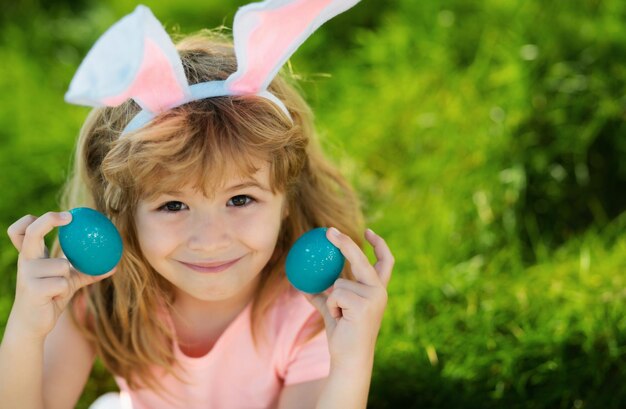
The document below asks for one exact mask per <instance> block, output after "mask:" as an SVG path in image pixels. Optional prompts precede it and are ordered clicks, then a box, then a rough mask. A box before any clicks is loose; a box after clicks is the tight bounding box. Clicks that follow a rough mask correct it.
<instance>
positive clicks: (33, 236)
mask: <svg viewBox="0 0 626 409" xmlns="http://www.w3.org/2000/svg"><path fill="white" fill-rule="evenodd" d="M63 214H65V215H66V217H67V218H64V217H62V214H61V213H56V212H48V213H46V214H44V215H43V216H41V217H39V218H37V219H36V220H35V221H34V222H32V223H31V224H29V225H28V226H27V227H26V229H25V230H24V231H23V236H24V240H23V241H22V249H21V251H20V256H21V257H25V258H27V259H35V258H44V257H46V256H47V255H46V244H45V242H44V237H45V236H46V234H48V233H50V231H52V229H54V228H55V227H58V226H64V225H66V224H68V223H70V222H71V221H72V215H71V214H70V213H69V212H63ZM17 233H18V234H19V233H21V232H20V231H18V232H17Z"/></svg>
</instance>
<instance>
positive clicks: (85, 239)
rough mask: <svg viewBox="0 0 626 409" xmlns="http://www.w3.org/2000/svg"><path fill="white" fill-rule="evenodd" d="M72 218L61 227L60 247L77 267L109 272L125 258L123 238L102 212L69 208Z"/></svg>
mask: <svg viewBox="0 0 626 409" xmlns="http://www.w3.org/2000/svg"><path fill="white" fill-rule="evenodd" d="M70 213H71V214H72V221H71V222H70V223H69V224H67V225H65V226H61V227H59V242H60V244H61V249H62V250H63V253H64V254H65V256H66V257H67V259H68V260H69V261H70V263H72V265H73V266H74V268H76V270H78V271H80V272H81V273H85V274H89V275H92V276H96V275H101V274H105V273H108V272H109V271H111V270H112V269H113V267H115V266H116V265H117V263H119V261H120V259H121V258H122V237H121V236H120V233H119V232H118V231H117V228H115V225H113V223H111V221H110V220H109V219H108V218H107V217H106V216H105V215H103V214H102V213H100V212H98V211H96V210H93V209H89V208H86V207H78V208H76V209H72V210H70Z"/></svg>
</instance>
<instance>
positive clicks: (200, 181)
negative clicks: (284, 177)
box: [142, 163, 272, 199]
mask: <svg viewBox="0 0 626 409" xmlns="http://www.w3.org/2000/svg"><path fill="white" fill-rule="evenodd" d="M269 168H270V167H269V164H268V163H264V164H259V165H258V166H257V167H256V168H255V169H249V170H244V169H238V168H231V169H230V171H229V172H224V173H223V174H221V175H220V177H216V178H203V177H199V176H198V175H187V174H184V175H181V177H172V178H165V179H162V180H161V182H160V183H157V184H154V185H153V186H152V188H147V189H145V190H144V192H143V195H142V196H143V198H144V199H152V198H155V197H157V196H161V195H177V194H194V193H198V192H199V193H202V194H203V195H205V196H207V197H211V196H213V195H215V194H216V193H229V192H234V191H236V190H237V189H243V188H256V189H260V190H262V191H266V192H268V193H272V187H271V180H270V171H269Z"/></svg>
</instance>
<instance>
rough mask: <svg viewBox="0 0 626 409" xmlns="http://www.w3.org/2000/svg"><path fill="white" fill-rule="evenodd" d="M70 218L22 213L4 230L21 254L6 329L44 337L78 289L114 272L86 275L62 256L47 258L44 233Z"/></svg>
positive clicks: (34, 336) (68, 214) (28, 335)
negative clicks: (22, 214) (13, 299)
mask: <svg viewBox="0 0 626 409" xmlns="http://www.w3.org/2000/svg"><path fill="white" fill-rule="evenodd" d="M64 215H65V216H66V217H65V218H64V217H63V216H64ZM71 221H72V215H71V214H70V213H69V212H64V213H55V212H48V213H46V214H44V215H43V216H41V217H39V218H37V217H34V216H31V215H27V216H24V217H22V218H21V219H19V220H18V221H16V222H15V223H13V224H12V225H11V227H9V229H8V230H7V233H8V234H9V238H10V239H11V242H12V243H13V245H14V246H15V248H16V249H17V251H19V253H20V254H19V257H18V260H17V286H16V290H15V301H14V303H13V308H12V309H11V315H10V317H9V323H8V324H7V331H8V330H9V329H10V330H11V331H18V332H20V334H21V335H23V336H26V337H31V338H35V339H37V338H40V339H43V338H45V337H46V335H48V333H49V332H50V331H52V328H54V325H55V324H56V322H57V319H58V318H59V316H60V315H61V312H62V311H63V310H64V309H65V307H66V305H67V303H68V302H69V300H70V299H71V298H72V296H73V295H74V293H75V292H76V291H77V290H78V289H80V288H82V287H84V286H86V285H89V284H92V283H95V282H96V281H100V280H102V279H103V278H106V277H109V276H111V275H112V274H113V272H114V271H115V269H113V270H111V271H110V272H109V273H107V274H104V275H101V276H89V275H86V274H81V273H79V272H77V271H76V270H74V268H72V266H71V265H70V262H69V261H68V260H67V259H65V258H49V255H48V249H47V248H46V245H45V243H44V236H45V235H46V234H48V233H49V232H50V231H51V230H52V229H53V228H55V227H57V226H63V225H66V224H69V223H70V222H71Z"/></svg>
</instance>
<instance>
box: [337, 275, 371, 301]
mask: <svg viewBox="0 0 626 409" xmlns="http://www.w3.org/2000/svg"><path fill="white" fill-rule="evenodd" d="M337 288H343V289H345V290H349V291H352V292H353V293H355V294H358V295H359V296H361V297H363V298H371V297H373V296H375V294H376V289H377V288H379V287H374V286H369V285H366V284H363V283H359V282H356V281H352V280H346V279H345V278H339V279H337V281H335V284H333V289H337Z"/></svg>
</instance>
